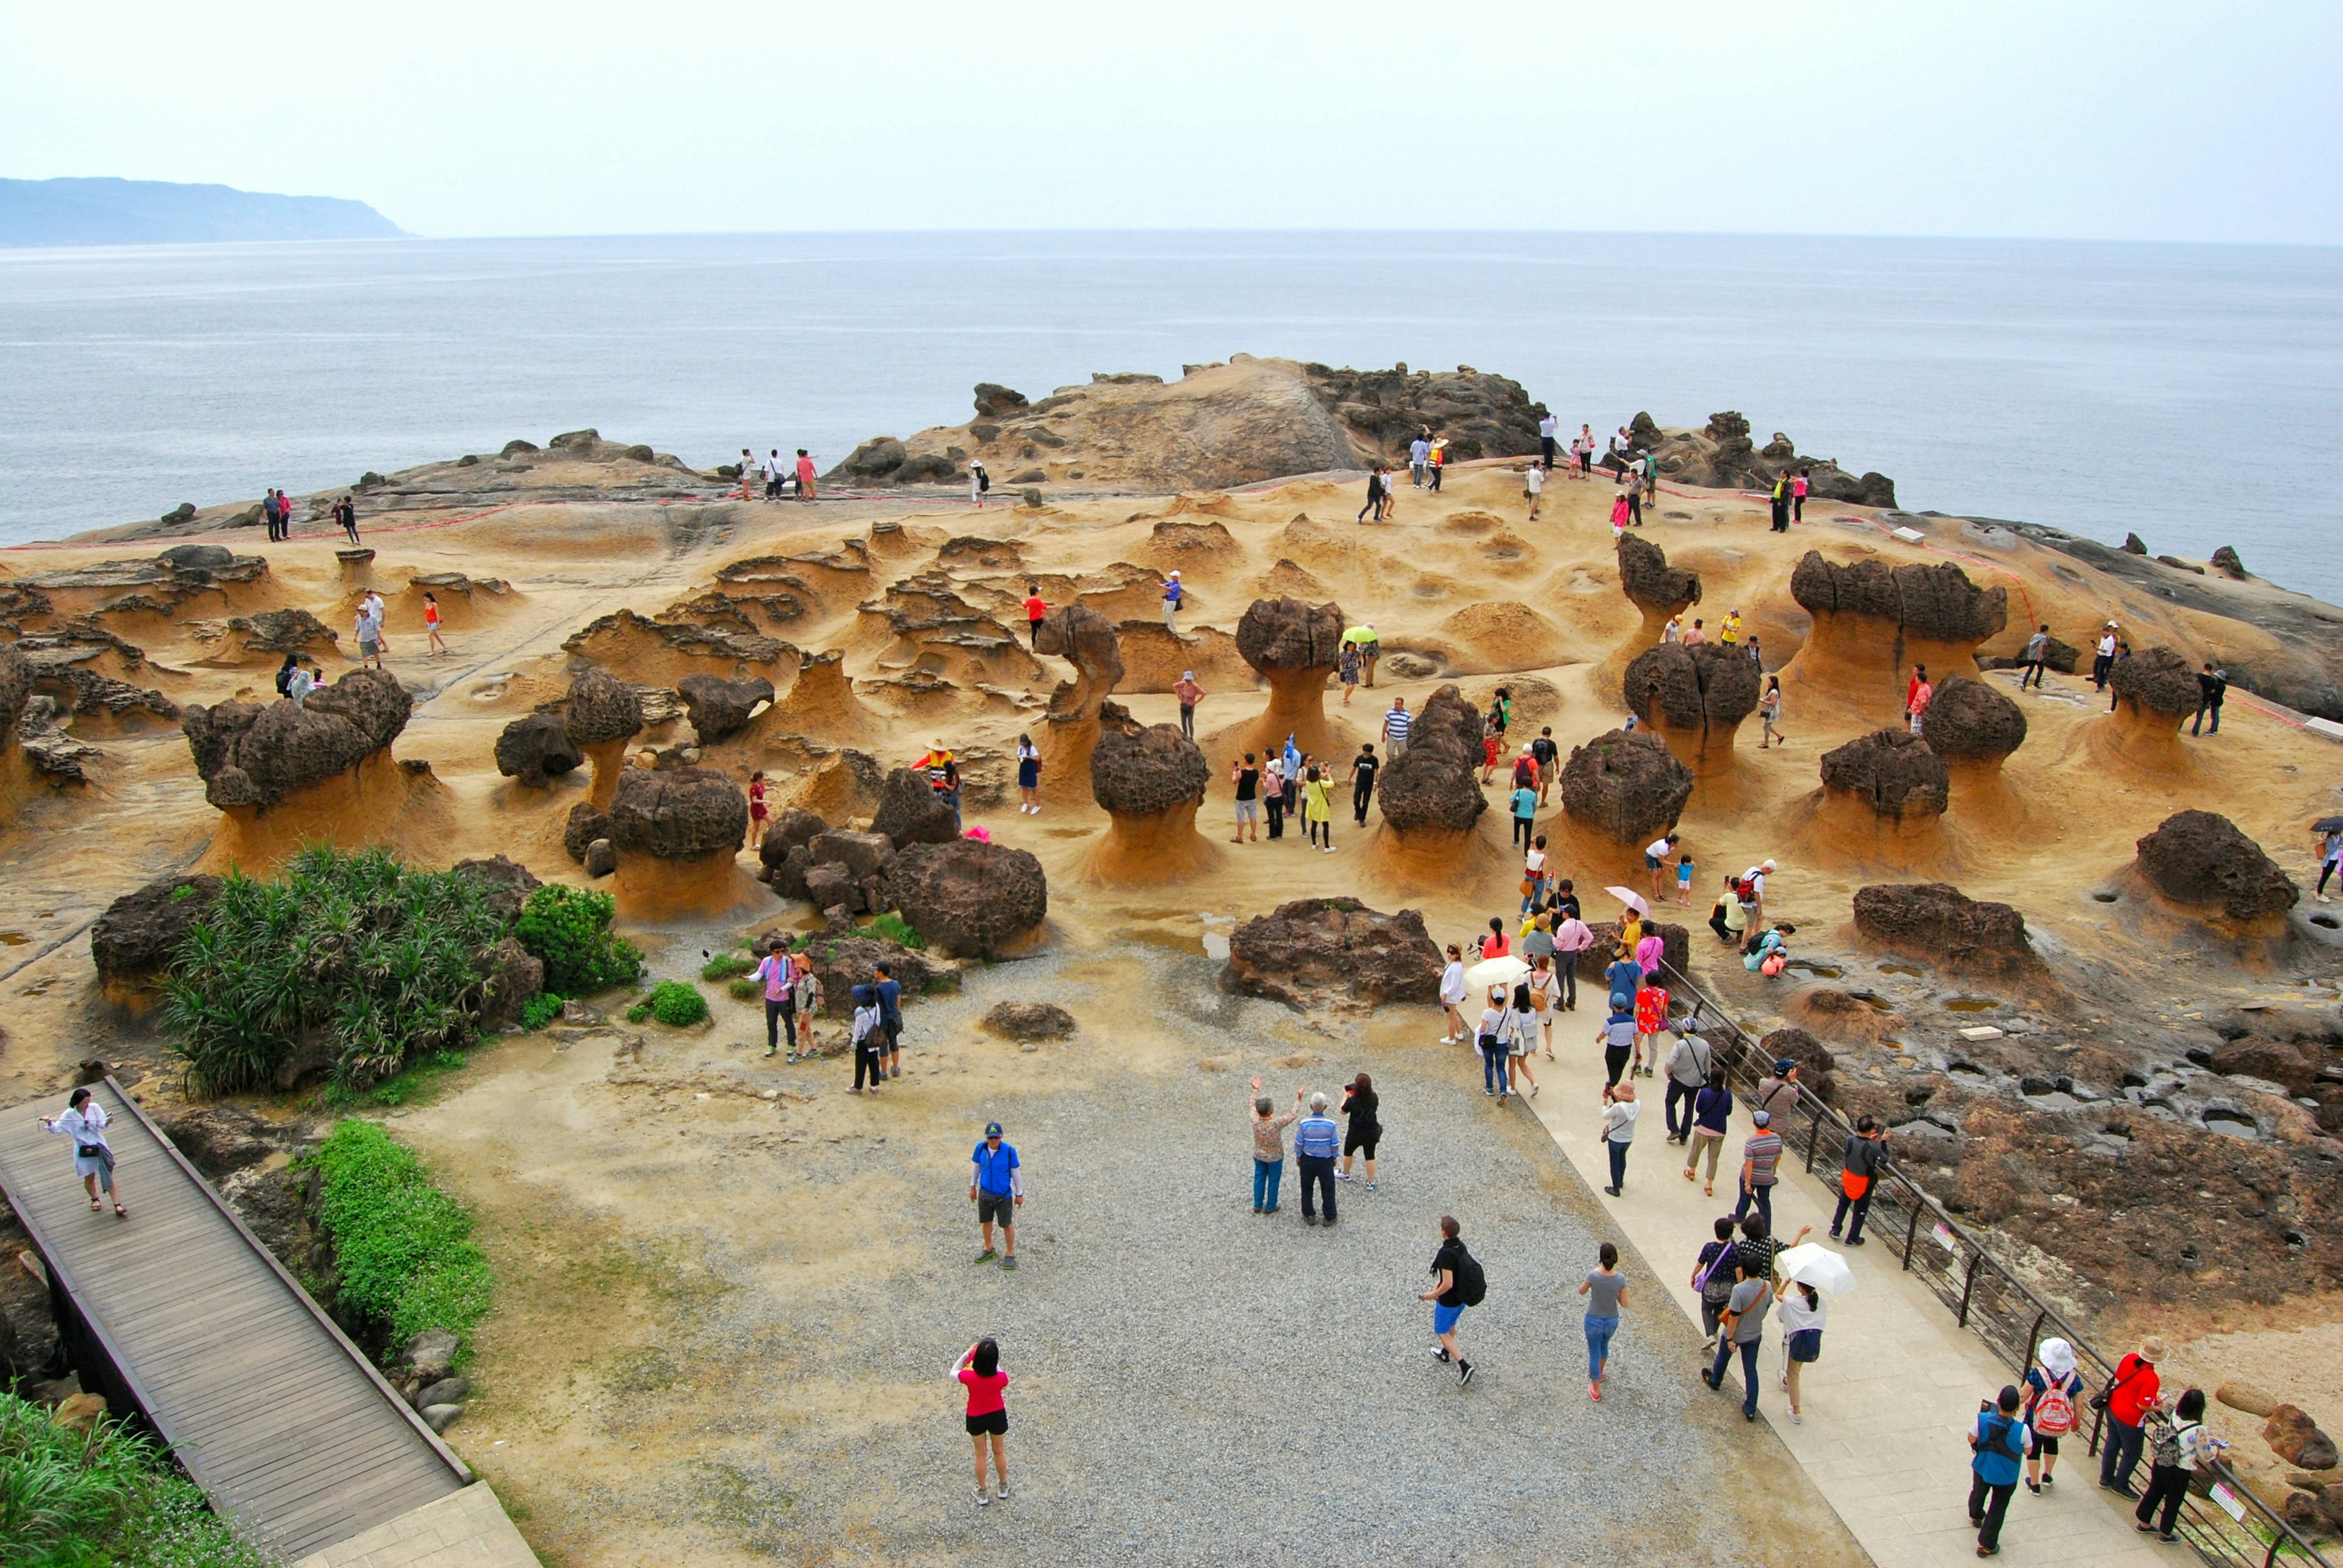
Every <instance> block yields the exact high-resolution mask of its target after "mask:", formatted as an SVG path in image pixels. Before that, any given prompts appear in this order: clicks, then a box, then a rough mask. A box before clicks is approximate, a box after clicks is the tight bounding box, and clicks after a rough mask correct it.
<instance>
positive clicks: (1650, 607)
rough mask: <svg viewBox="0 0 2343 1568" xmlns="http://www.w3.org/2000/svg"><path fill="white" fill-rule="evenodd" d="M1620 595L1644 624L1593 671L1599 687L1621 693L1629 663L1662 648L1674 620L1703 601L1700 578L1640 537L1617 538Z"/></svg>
mask: <svg viewBox="0 0 2343 1568" xmlns="http://www.w3.org/2000/svg"><path fill="white" fill-rule="evenodd" d="M1618 558H1619V591H1620V592H1622V593H1624V594H1625V595H1626V596H1627V602H1628V603H1630V604H1632V605H1634V607H1635V608H1637V609H1639V610H1641V611H1642V612H1643V614H1644V624H1643V625H1642V626H1640V627H1638V628H1635V630H1634V633H1633V634H1632V635H1631V636H1630V637H1629V638H1627V640H1626V641H1624V642H1623V643H1621V644H1620V645H1619V646H1618V647H1617V648H1614V649H1612V651H1611V656H1610V657H1609V658H1605V659H1604V661H1603V663H1602V664H1601V665H1600V666H1598V667H1597V668H1596V669H1595V672H1594V678H1595V684H1596V685H1597V686H1598V687H1600V688H1603V689H1609V690H1617V689H1620V686H1621V682H1622V680H1623V678H1624V675H1625V672H1626V668H1627V666H1628V664H1629V663H1630V662H1631V661H1633V660H1634V658H1635V657H1636V656H1637V655H1639V654H1641V653H1642V652H1643V651H1644V649H1646V648H1655V647H1657V646H1659V644H1660V639H1661V637H1662V635H1663V634H1664V633H1665V632H1666V630H1667V626H1668V622H1669V620H1670V619H1671V618H1674V617H1676V616H1679V615H1682V614H1683V613H1684V611H1686V610H1688V609H1690V608H1692V607H1693V606H1694V605H1696V604H1698V603H1699V602H1700V574H1699V573H1698V572H1696V571H1692V570H1690V569H1688V568H1684V567H1672V566H1670V565H1668V553H1667V551H1665V550H1664V549H1662V548H1660V547H1659V546H1657V545H1655V544H1653V543H1652V542H1651V541H1650V540H1648V539H1646V538H1644V537H1643V536H1642V535H1640V534H1622V535H1620V536H1619V544H1618Z"/></svg>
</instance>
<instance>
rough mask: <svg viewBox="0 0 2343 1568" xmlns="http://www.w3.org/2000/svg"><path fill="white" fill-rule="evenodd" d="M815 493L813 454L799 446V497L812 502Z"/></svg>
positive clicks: (801, 499)
mask: <svg viewBox="0 0 2343 1568" xmlns="http://www.w3.org/2000/svg"><path fill="white" fill-rule="evenodd" d="M813 495H814V474H813V454H812V453H810V452H809V451H807V450H806V449H805V448H804V447H799V448H798V499H799V500H800V501H804V502H807V503H808V504H811V502H812V500H813Z"/></svg>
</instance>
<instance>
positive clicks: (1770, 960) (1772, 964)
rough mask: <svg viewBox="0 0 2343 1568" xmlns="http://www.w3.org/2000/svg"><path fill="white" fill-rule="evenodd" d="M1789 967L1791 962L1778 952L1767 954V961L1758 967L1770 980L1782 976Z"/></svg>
mask: <svg viewBox="0 0 2343 1568" xmlns="http://www.w3.org/2000/svg"><path fill="white" fill-rule="evenodd" d="M1789 967H1790V960H1787V959H1785V958H1784V957H1783V956H1782V955H1781V954H1780V953H1778V952H1775V953H1767V954H1766V955H1765V962H1763V963H1761V964H1759V965H1758V966H1757V968H1758V969H1759V970H1761V971H1762V972H1763V973H1764V974H1765V977H1766V978H1767V979H1768V980H1771V979H1772V978H1774V977H1775V975H1778V974H1780V973H1781V972H1782V971H1783V970H1785V969H1787V968H1789Z"/></svg>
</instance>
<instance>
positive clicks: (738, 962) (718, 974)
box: [699, 953, 757, 980]
mask: <svg viewBox="0 0 2343 1568" xmlns="http://www.w3.org/2000/svg"><path fill="white" fill-rule="evenodd" d="M756 967H757V960H755V959H752V958H750V957H749V955H748V954H746V953H718V954H717V955H716V956H715V957H714V958H712V959H709V960H708V961H707V963H705V964H703V965H701V966H700V970H699V978H700V979H701V980H730V979H731V978H732V977H733V976H734V975H744V974H747V973H748V972H749V970H752V969H755V968H756Z"/></svg>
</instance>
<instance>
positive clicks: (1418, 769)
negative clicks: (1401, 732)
mask: <svg viewBox="0 0 2343 1568" xmlns="http://www.w3.org/2000/svg"><path fill="white" fill-rule="evenodd" d="M1375 798H1376V799H1377V801H1378V802H1379V803H1380V804H1381V805H1382V807H1383V820H1384V821H1386V822H1388V823H1390V824H1391V825H1392V827H1393V828H1395V829H1399V830H1400V831H1401V832H1403V833H1405V832H1413V831H1416V830H1418V829H1429V830H1432V831H1440V832H1462V831H1463V830H1465V829H1469V828H1471V827H1472V826H1473V823H1474V822H1476V821H1478V820H1480V818H1481V813H1482V812H1483V811H1485V810H1487V809H1489V800H1488V797H1487V796H1485V795H1483V793H1482V792H1481V716H1480V714H1478V713H1477V712H1475V711H1474V710H1473V706H1472V705H1471V704H1470V703H1468V702H1466V701H1465V700H1464V699H1463V695H1462V694H1461V693H1460V692H1459V691H1458V690H1457V689H1456V688H1455V686H1453V684H1452V685H1448V686H1443V687H1442V688H1441V689H1439V690H1437V691H1435V692H1433V694H1432V699H1431V700H1430V701H1428V702H1426V703H1425V704H1424V705H1423V709H1421V710H1420V711H1419V712H1418V713H1417V714H1416V716H1415V722H1414V723H1413V725H1412V726H1411V727H1410V728H1409V730H1408V737H1407V749H1406V750H1404V751H1403V752H1401V753H1400V754H1399V755H1398V756H1396V757H1394V758H1393V759H1391V760H1390V761H1388V762H1386V763H1384V764H1383V771H1382V772H1381V773H1380V774H1378V775H1377V777H1376V779H1375Z"/></svg>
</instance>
